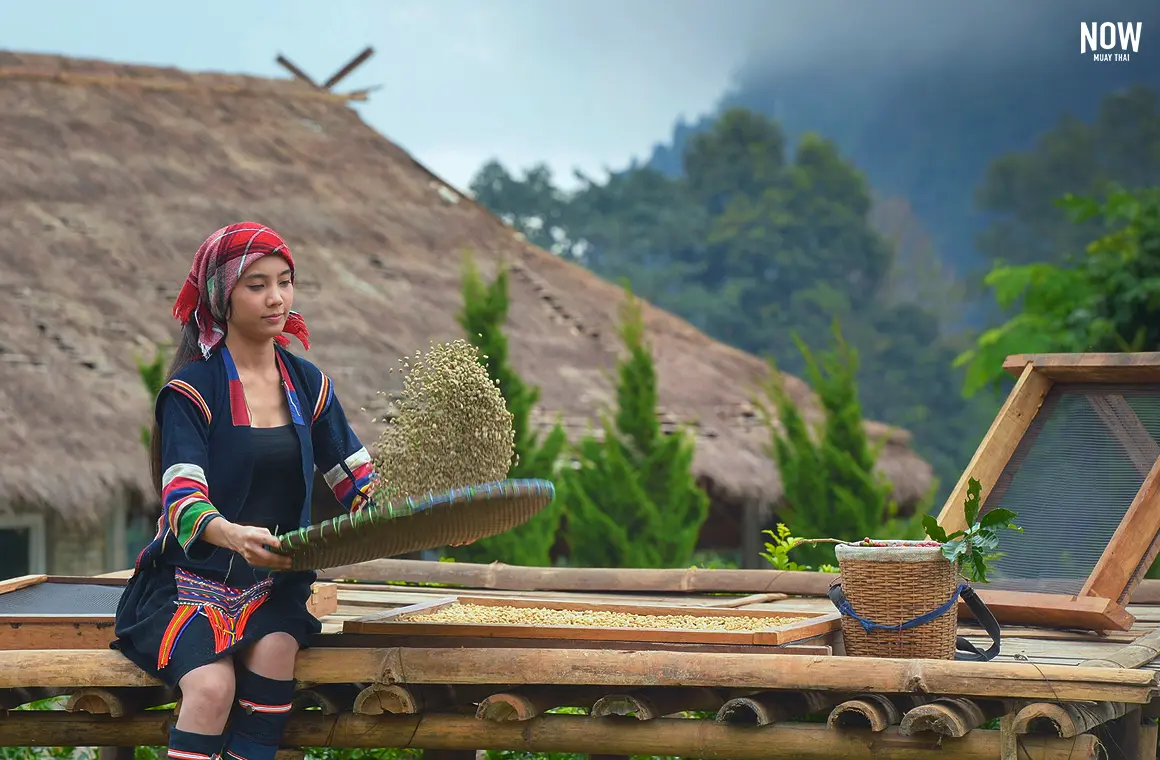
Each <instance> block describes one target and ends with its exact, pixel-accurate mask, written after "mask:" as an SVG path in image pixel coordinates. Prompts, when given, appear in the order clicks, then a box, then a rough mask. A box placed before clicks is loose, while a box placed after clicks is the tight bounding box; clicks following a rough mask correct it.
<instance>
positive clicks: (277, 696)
mask: <svg viewBox="0 0 1160 760" xmlns="http://www.w3.org/2000/svg"><path fill="white" fill-rule="evenodd" d="M297 656H298V642H297V641H296V640H295V639H294V637H293V636H291V635H290V634H288V633H271V634H269V635H267V636H263V637H262V638H261V639H259V640H258V641H257V643H255V644H254V645H253V646H252V647H250V648H249V649H248V650H246V652H245V653H244V654H242V655H241V656H240V658H239V659H240V660H241V662H240V663H239V667H238V668H237V701H236V704H235V705H234V709H233V713H232V716H231V719H230V736H229V740H228V741H227V743H226V753H227V754H229V755H230V756H232V757H231V758H228V760H273V758H274V753H276V752H277V751H278V745H279V744H281V742H282V733H283V731H285V729H286V719H287V718H289V717H290V703H291V701H292V700H293V699H294V660H295V658H296V657H297Z"/></svg>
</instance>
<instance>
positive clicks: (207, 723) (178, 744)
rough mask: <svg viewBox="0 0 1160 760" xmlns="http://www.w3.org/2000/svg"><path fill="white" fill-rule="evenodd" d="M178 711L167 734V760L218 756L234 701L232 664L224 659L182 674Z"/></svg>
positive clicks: (203, 759)
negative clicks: (179, 707)
mask: <svg viewBox="0 0 1160 760" xmlns="http://www.w3.org/2000/svg"><path fill="white" fill-rule="evenodd" d="M177 686H178V688H179V689H180V690H181V712H180V714H179V715H178V716H177V724H176V725H175V726H174V727H173V728H172V729H170V731H169V757H170V758H171V760H208V758H210V757H213V756H216V755H219V754H221V751H222V744H223V742H224V740H225V739H224V737H223V736H222V732H223V731H224V730H225V726H226V720H227V719H228V718H229V715H230V708H231V706H232V705H233V701H234V663H233V661H232V660H231V659H230V658H228V657H227V658H224V659H221V660H218V661H217V662H211V663H210V664H208V665H202V666H201V667H200V668H194V669H193V670H191V671H189V672H188V673H186V674H185V675H184V676H183V677H182V679H181V680H180V681H179V682H178V684H177Z"/></svg>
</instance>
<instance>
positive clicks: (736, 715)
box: [714, 691, 842, 726]
mask: <svg viewBox="0 0 1160 760" xmlns="http://www.w3.org/2000/svg"><path fill="white" fill-rule="evenodd" d="M841 699H842V695H841V694H838V693H834V692H831V693H825V692H820V691H797V692H795V691H763V692H756V693H754V694H748V695H746V696H743V697H734V698H733V699H730V700H729V701H728V702H726V703H725V704H723V705H721V709H719V710H718V711H717V715H716V716H715V718H714V720H716V721H717V722H718V723H736V724H740V725H757V726H767V725H769V724H771V723H778V722H782V721H792V720H794V719H795V718H802V717H805V716H807V715H813V714H814V713H819V712H821V711H822V710H826V709H828V708H831V707H833V706H834V704H835V703H836V702H839V701H840V700H841Z"/></svg>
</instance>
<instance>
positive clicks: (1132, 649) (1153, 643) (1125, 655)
mask: <svg viewBox="0 0 1160 760" xmlns="http://www.w3.org/2000/svg"><path fill="white" fill-rule="evenodd" d="M1157 657H1160V628H1157V629H1156V630H1154V631H1152V632H1151V633H1146V634H1144V635H1143V636H1141V637H1140V638H1138V639H1136V640H1135V641H1133V642H1132V643H1131V644H1126V645H1125V646H1122V647H1120V648H1119V649H1117V650H1116V651H1114V652H1112V653H1111V654H1109V655H1108V656H1107V657H1097V658H1095V659H1091V660H1085V661H1084V662H1081V663H1080V665H1081V666H1082V667H1088V668H1128V669H1132V668H1139V667H1141V666H1143V665H1147V664H1148V663H1150V662H1152V660H1155V659H1156V658H1157Z"/></svg>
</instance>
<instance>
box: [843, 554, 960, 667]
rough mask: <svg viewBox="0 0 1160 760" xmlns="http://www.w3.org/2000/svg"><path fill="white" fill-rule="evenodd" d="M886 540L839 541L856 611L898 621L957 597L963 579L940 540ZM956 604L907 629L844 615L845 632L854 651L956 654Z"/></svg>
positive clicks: (902, 654) (921, 655)
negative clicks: (867, 625)
mask: <svg viewBox="0 0 1160 760" xmlns="http://www.w3.org/2000/svg"><path fill="white" fill-rule="evenodd" d="M877 543H879V544H884V546H861V545H856V544H839V545H838V546H836V547H835V554H837V557H838V568H839V571H840V572H841V574H842V581H841V583H842V591H843V593H844V594H845V596H846V601H847V602H849V604H850V607H851V608H853V612H854V613H856V614H857V615H858V616H859V617H861V618H863V619H864V620H869V621H872V622H874V623H877V624H880V625H884V626H900V625H902V624H903V623H906V622H908V621H911V620H914V619H915V618H918V617H920V616H922V615H926V614H928V613H931V612H933V611H935V610H937V609H939V608H940V607H942V606H943V605H945V604H947V602H948V600H950V599H952V598H953V597H955V592H956V590H957V589H958V585H959V580H958V576H957V574H956V572H955V568H954V565H952V564H951V563H950V561H949V560H947V558H946V557H944V556H943V555H942V551H941V547H940V546H939V545H938V544H931V543H929V542H925V541H880V542H877ZM957 631H958V604H957V603H955V604H951V605H950V609H949V610H947V611H946V612H944V613H943V614H942V615H939V616H938V617H936V618H934V619H933V620H930V621H928V622H925V623H922V624H919V625H916V626H914V627H912V628H907V629H905V630H897V629H895V630H883V629H879V628H871V630H866V628H865V627H864V626H863V625H862V623H860V622H859V621H858V620H856V619H854V618H853V617H851V616H850V615H849V614H845V615H843V616H842V636H843V638H844V639H845V646H846V654H847V655H849V656H851V657H903V658H915V659H932V660H953V659H954V656H955V638H956V634H957Z"/></svg>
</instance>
